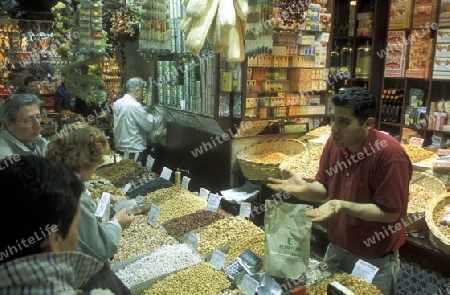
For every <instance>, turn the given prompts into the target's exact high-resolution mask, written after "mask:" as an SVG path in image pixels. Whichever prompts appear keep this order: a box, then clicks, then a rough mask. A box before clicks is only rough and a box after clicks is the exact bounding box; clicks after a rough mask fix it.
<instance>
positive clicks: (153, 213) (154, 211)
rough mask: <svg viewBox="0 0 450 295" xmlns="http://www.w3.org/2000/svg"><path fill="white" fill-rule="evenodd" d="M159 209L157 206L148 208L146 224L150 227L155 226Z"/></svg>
mask: <svg viewBox="0 0 450 295" xmlns="http://www.w3.org/2000/svg"><path fill="white" fill-rule="evenodd" d="M160 210H161V209H159V207H158V206H156V205H155V204H153V205H152V207H151V208H150V212H149V213H148V219H147V222H148V223H149V224H150V225H151V226H155V224H156V220H157V219H158V215H159V211H160Z"/></svg>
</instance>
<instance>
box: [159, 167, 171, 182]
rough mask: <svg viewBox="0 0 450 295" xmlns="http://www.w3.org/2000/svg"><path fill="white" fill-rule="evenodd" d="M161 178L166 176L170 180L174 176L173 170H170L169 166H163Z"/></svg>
mask: <svg viewBox="0 0 450 295" xmlns="http://www.w3.org/2000/svg"><path fill="white" fill-rule="evenodd" d="M160 176H161V178H164V179H165V180H170V177H172V170H170V169H169V168H167V167H163V170H162V172H161V175H160Z"/></svg>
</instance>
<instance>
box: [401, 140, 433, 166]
mask: <svg viewBox="0 0 450 295" xmlns="http://www.w3.org/2000/svg"><path fill="white" fill-rule="evenodd" d="M402 146H403V148H404V149H405V151H406V153H407V154H408V156H409V159H410V160H411V162H412V163H417V162H420V161H422V160H425V159H428V158H430V157H432V156H434V155H435V153H434V152H432V151H428V150H426V149H423V148H420V147H418V146H415V145H412V144H402Z"/></svg>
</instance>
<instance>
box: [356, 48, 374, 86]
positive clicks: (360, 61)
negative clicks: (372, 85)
mask: <svg viewBox="0 0 450 295" xmlns="http://www.w3.org/2000/svg"><path fill="white" fill-rule="evenodd" d="M371 65H372V46H370V44H369V41H367V42H366V44H365V45H363V46H360V47H358V48H357V49H356V67H355V78H360V79H369V78H370V70H371Z"/></svg>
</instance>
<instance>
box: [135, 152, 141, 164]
mask: <svg viewBox="0 0 450 295" xmlns="http://www.w3.org/2000/svg"><path fill="white" fill-rule="evenodd" d="M138 158H139V153H134V161H135V162H136V163H137V162H138ZM140 164H142V163H140Z"/></svg>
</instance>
